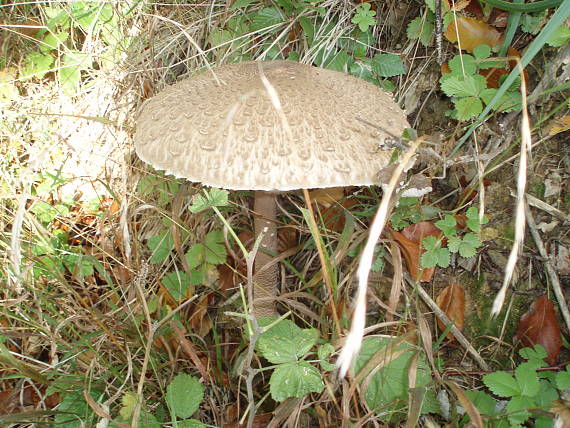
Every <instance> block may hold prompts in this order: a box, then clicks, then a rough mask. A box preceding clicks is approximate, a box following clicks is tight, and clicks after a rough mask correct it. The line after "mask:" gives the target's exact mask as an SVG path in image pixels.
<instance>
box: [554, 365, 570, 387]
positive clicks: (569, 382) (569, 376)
mask: <svg viewBox="0 0 570 428" xmlns="http://www.w3.org/2000/svg"><path fill="white" fill-rule="evenodd" d="M556 386H557V387H558V389H560V390H565V389H568V388H570V365H569V366H566V370H565V371H563V372H559V373H556Z"/></svg>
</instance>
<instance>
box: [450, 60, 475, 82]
mask: <svg viewBox="0 0 570 428" xmlns="http://www.w3.org/2000/svg"><path fill="white" fill-rule="evenodd" d="M448 65H449V68H450V69H451V72H452V73H453V75H455V76H457V77H464V75H471V74H475V73H476V72H477V63H476V62H475V58H473V57H472V56H471V55H455V56H454V57H453V58H452V59H451V60H450V61H449V63H448Z"/></svg>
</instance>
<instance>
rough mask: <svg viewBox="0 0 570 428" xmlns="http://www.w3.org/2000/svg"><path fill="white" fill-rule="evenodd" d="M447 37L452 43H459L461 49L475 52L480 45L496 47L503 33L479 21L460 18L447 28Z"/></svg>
mask: <svg viewBox="0 0 570 428" xmlns="http://www.w3.org/2000/svg"><path fill="white" fill-rule="evenodd" d="M445 37H447V40H449V41H450V42H454V43H455V42H458V45H459V47H460V49H464V50H466V51H467V52H473V49H475V47H476V46H479V45H488V46H490V47H491V48H493V47H495V46H496V45H497V44H498V43H499V41H500V39H501V33H499V32H498V31H497V30H495V29H494V28H493V27H491V26H490V25H489V24H486V23H484V22H482V21H479V20H478V19H475V18H468V17H465V16H458V17H457V18H456V19H454V20H453V21H451V23H450V24H449V26H448V27H447V30H446V31H445ZM458 40H459V41H458Z"/></svg>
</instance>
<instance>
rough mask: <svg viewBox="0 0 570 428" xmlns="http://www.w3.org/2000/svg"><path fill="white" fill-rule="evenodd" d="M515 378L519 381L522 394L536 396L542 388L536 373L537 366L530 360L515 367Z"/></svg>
mask: <svg viewBox="0 0 570 428" xmlns="http://www.w3.org/2000/svg"><path fill="white" fill-rule="evenodd" d="M515 379H516V380H517V382H518V383H519V389H520V391H521V395H526V396H527V397H534V396H535V395H536V394H538V391H539V390H540V384H539V383H538V376H537V375H536V367H535V366H534V365H533V364H532V363H529V362H525V363H521V364H520V365H519V366H518V367H517V368H516V369H515Z"/></svg>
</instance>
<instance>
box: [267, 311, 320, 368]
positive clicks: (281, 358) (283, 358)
mask: <svg viewBox="0 0 570 428" xmlns="http://www.w3.org/2000/svg"><path fill="white" fill-rule="evenodd" d="M273 321H274V319H273V318H261V319H260V320H259V324H260V325H261V326H267V325H269V324H271V322H273ZM318 338H319V332H318V330H316V329H314V328H305V329H302V328H300V327H297V325H296V324H295V323H294V322H293V321H290V320H281V321H279V322H278V323H277V324H276V325H274V326H273V327H271V328H270V329H269V330H267V331H264V332H263V333H262V334H261V335H260V336H259V339H258V340H257V344H256V347H257V349H258V351H259V352H261V355H263V357H264V358H265V359H266V360H267V361H269V362H270V363H273V364H281V363H288V362H294V361H297V360H299V359H300V358H301V357H303V356H305V354H306V353H307V352H309V350H310V349H311V348H312V347H313V345H314V344H315V343H316V342H317V339H318Z"/></svg>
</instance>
